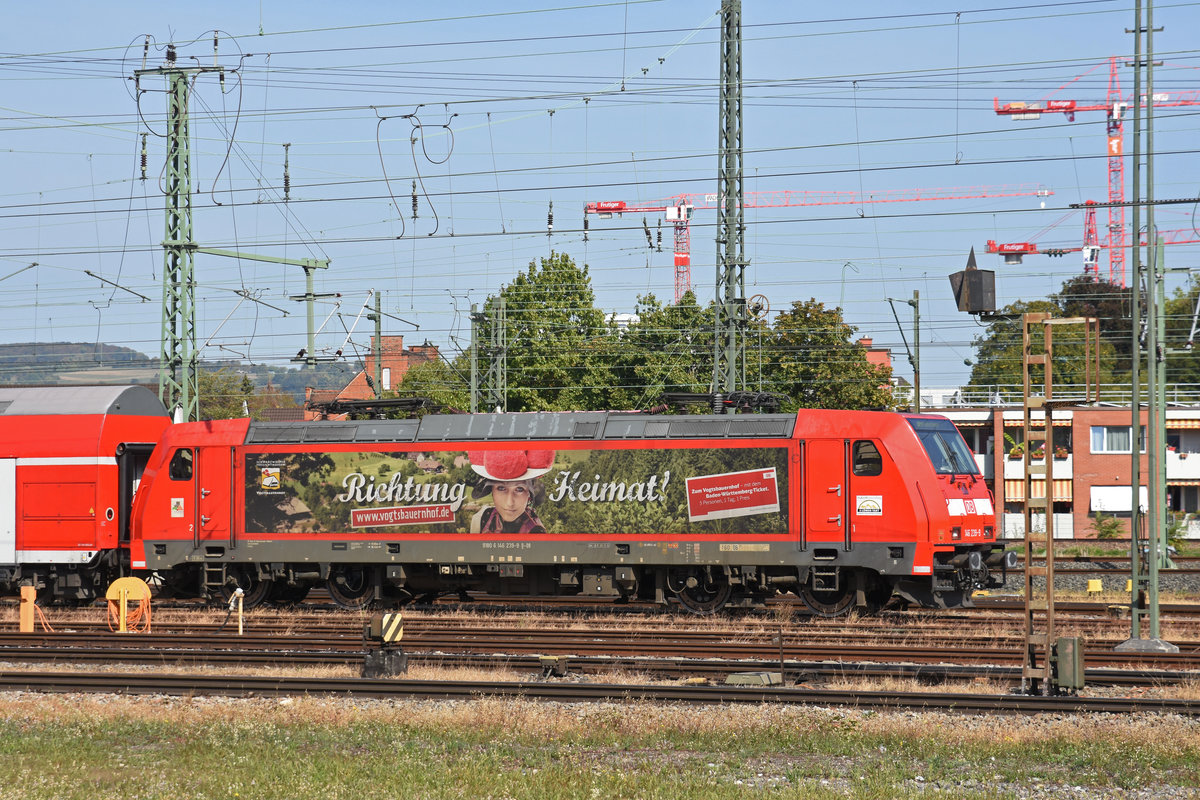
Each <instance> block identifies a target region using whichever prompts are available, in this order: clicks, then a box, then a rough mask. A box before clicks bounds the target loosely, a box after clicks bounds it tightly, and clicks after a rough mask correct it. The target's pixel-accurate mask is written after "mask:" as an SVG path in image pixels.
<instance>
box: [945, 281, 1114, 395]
mask: <svg viewBox="0 0 1200 800" xmlns="http://www.w3.org/2000/svg"><path fill="white" fill-rule="evenodd" d="M1074 308H1076V309H1079V308H1080V307H1079V306H1075V307H1074ZM1038 312H1044V313H1048V314H1051V315H1053V316H1056V317H1062V316H1067V315H1066V314H1065V313H1064V311H1063V307H1062V306H1060V305H1059V304H1058V303H1056V302H1053V301H1051V300H1031V301H1023V300H1021V301H1017V302H1015V303H1011V304H1009V305H1007V306H1005V307H1004V308H1003V309H1001V310H1000V312H999V313H998V314H997V315H996V317H995V318H994V319H993V320H992V321H991V322H990V323H989V324H988V327H987V330H986V332H985V333H983V334H982V335H981V336H977V337H976V338H975V341H974V345H975V365H974V366H973V367H972V368H971V377H970V379H969V380H968V381H967V385H968V386H971V387H974V388H976V389H985V390H989V391H993V390H994V387H997V386H1007V387H1018V388H1017V391H1018V392H1019V391H1020V389H1019V387H1020V386H1021V385H1022V382H1023V373H1022V370H1023V366H1022V365H1023V360H1024V354H1023V353H1022V347H1023V345H1022V332H1021V328H1022V321H1021V317H1022V315H1023V314H1027V313H1038ZM1072 316H1074V315H1072ZM1101 334H1102V335H1101V339H1100V353H1099V361H1100V376H1099V378H1100V382H1101V383H1111V382H1112V381H1113V367H1114V365H1115V364H1116V363H1117V361H1118V358H1117V356H1116V353H1115V350H1114V347H1113V344H1112V343H1111V342H1110V341H1108V340H1107V339H1105V338H1104V336H1103V330H1102V331H1101ZM1035 335H1036V338H1037V342H1036V344H1035V347H1036V348H1037V349H1035V351H1034V352H1040V348H1041V342H1042V338H1041V331H1040V329H1038V331H1037V333H1036V334H1035ZM1085 335H1086V329H1085V326H1083V325H1068V326H1062V327H1058V328H1056V329H1055V330H1054V333H1053V336H1054V338H1053V346H1054V383H1055V386H1069V385H1075V386H1080V385H1082V384H1083V383H1084V382H1085V378H1086V365H1087V362H1086V361H1085V359H1084V353H1085V348H1086V345H1085V341H1084V337H1085ZM1039 370H1040V368H1035V370H1034V371H1033V372H1032V373H1031V375H1032V376H1033V379H1034V381H1035V382H1037V384H1038V386H1039V387H1040V386H1041V382H1042V378H1041V373H1040V371H1039ZM1094 379H1095V376H1093V380H1094ZM1009 399H1012V398H1009Z"/></svg>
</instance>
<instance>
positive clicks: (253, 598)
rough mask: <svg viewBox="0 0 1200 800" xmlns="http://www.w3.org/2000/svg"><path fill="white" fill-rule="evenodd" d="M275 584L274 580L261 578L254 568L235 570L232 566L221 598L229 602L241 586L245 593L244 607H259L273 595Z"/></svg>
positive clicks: (243, 598) (221, 592) (243, 595)
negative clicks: (272, 590)
mask: <svg viewBox="0 0 1200 800" xmlns="http://www.w3.org/2000/svg"><path fill="white" fill-rule="evenodd" d="M274 585H275V584H274V582H273V581H263V580H259V578H258V574H257V573H256V572H254V571H253V570H244V571H243V570H234V569H233V568H232V567H231V568H230V569H229V578H228V579H227V580H226V582H225V585H224V586H222V587H221V590H220V592H219V594H220V596H221V600H222V601H223V602H224V603H226V604H228V603H229V601H230V600H231V599H232V598H233V594H234V591H235V590H236V589H237V588H238V587H239V586H240V587H241V589H242V593H243V594H242V608H244V609H251V608H258V607H259V606H261V605H262V604H263V603H265V602H267V598H269V597H270V596H271V589H272V587H273V586H274Z"/></svg>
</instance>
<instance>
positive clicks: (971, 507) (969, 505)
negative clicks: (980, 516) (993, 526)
mask: <svg viewBox="0 0 1200 800" xmlns="http://www.w3.org/2000/svg"><path fill="white" fill-rule="evenodd" d="M963 505H964V506H966V509H967V513H968V514H974V513H976V512H975V501H974V500H964V501H963Z"/></svg>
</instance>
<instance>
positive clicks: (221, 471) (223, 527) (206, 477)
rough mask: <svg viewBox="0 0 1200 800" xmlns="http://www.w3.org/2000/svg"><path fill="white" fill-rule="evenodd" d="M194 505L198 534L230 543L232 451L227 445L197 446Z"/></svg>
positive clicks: (210, 539)
mask: <svg viewBox="0 0 1200 800" xmlns="http://www.w3.org/2000/svg"><path fill="white" fill-rule="evenodd" d="M196 454H197V461H198V462H199V463H198V464H197V465H196V467H197V469H196V477H197V480H196V509H197V520H196V521H197V523H198V525H197V527H198V530H199V531H200V538H201V539H202V540H203V541H204V542H208V543H210V544H217V543H221V544H228V546H229V547H233V546H234V545H235V544H236V542H235V541H234V540H233V525H232V524H231V519H232V516H233V502H232V499H233V495H232V486H233V451H232V449H231V448H228V447H200V448H197V450H196Z"/></svg>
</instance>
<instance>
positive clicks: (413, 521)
mask: <svg viewBox="0 0 1200 800" xmlns="http://www.w3.org/2000/svg"><path fill="white" fill-rule="evenodd" d="M435 522H454V509H453V508H452V507H450V506H448V505H441V506H393V507H392V508H355V509H353V510H351V512H350V527H352V528H376V527H382V526H385V525H426V524H433V523H435Z"/></svg>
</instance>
